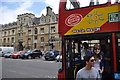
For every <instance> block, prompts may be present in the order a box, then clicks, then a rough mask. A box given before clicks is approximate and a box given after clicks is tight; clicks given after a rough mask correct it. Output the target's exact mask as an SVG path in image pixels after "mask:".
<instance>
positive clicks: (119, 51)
mask: <svg viewBox="0 0 120 80" xmlns="http://www.w3.org/2000/svg"><path fill="white" fill-rule="evenodd" d="M116 41H117V53H116V56H117V68H118V71H120V33H118V34H116Z"/></svg>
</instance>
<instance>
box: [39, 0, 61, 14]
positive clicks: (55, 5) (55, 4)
mask: <svg viewBox="0 0 120 80" xmlns="http://www.w3.org/2000/svg"><path fill="white" fill-rule="evenodd" d="M59 1H60V0H44V3H45V4H46V5H47V6H50V7H51V8H52V9H53V12H55V13H56V14H58V9H59ZM47 6H46V7H47ZM42 14H44V15H46V8H44V9H43V10H42V11H41V13H40V15H42Z"/></svg>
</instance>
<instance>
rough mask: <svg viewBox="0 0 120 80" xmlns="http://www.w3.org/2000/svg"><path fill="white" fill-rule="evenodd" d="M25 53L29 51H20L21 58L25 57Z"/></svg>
mask: <svg viewBox="0 0 120 80" xmlns="http://www.w3.org/2000/svg"><path fill="white" fill-rule="evenodd" d="M25 53H27V51H22V52H20V58H21V59H24V55H25Z"/></svg>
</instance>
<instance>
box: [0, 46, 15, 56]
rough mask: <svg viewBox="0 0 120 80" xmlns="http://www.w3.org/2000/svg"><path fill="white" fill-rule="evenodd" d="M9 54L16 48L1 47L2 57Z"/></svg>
mask: <svg viewBox="0 0 120 80" xmlns="http://www.w3.org/2000/svg"><path fill="white" fill-rule="evenodd" d="M7 52H14V47H0V57H1V56H3V55H4V54H5V53H7Z"/></svg>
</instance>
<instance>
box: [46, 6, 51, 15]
mask: <svg viewBox="0 0 120 80" xmlns="http://www.w3.org/2000/svg"><path fill="white" fill-rule="evenodd" d="M51 14H52V8H51V7H49V6H48V7H47V14H46V15H51Z"/></svg>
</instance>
